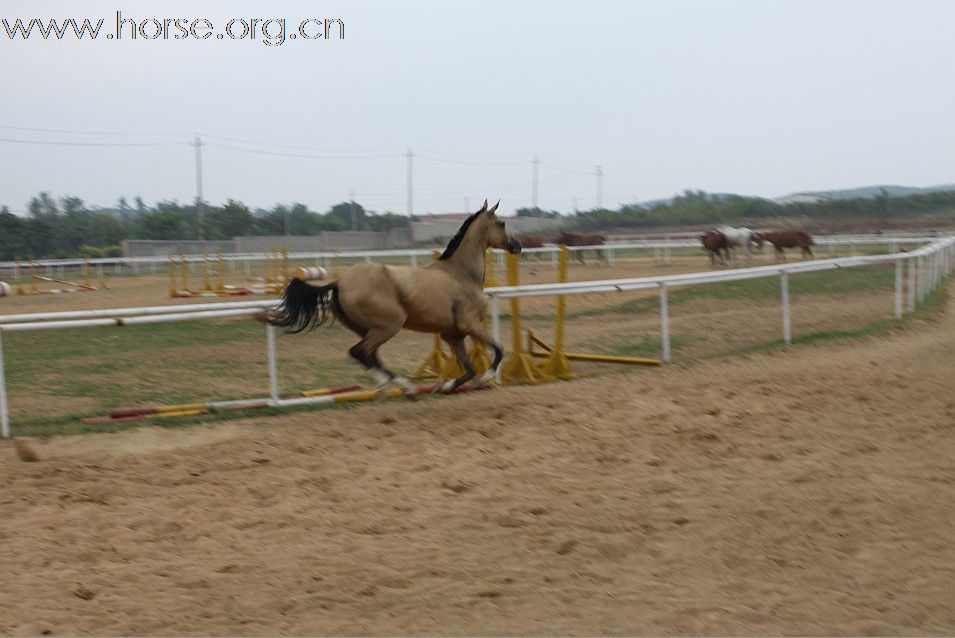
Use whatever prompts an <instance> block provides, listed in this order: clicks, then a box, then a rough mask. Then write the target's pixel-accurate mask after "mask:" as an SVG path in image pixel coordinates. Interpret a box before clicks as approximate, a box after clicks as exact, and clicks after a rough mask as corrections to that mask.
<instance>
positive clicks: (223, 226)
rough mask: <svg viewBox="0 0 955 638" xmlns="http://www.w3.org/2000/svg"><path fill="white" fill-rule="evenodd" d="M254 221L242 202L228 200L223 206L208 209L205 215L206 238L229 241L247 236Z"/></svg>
mask: <svg viewBox="0 0 955 638" xmlns="http://www.w3.org/2000/svg"><path fill="white" fill-rule="evenodd" d="M254 225H255V219H254V218H253V217H252V212H251V211H250V210H249V208H248V207H247V206H246V205H245V204H243V203H242V202H237V201H235V200H234V199H230V200H229V201H228V202H226V205H225V206H221V207H216V206H213V207H209V208H208V212H207V213H206V215H205V226H206V236H207V237H208V238H209V239H231V238H233V237H241V236H242V235H248V234H249V233H250V232H251V231H252V228H253V226H254Z"/></svg>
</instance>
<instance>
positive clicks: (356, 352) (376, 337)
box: [348, 326, 417, 394]
mask: <svg viewBox="0 0 955 638" xmlns="http://www.w3.org/2000/svg"><path fill="white" fill-rule="evenodd" d="M400 329H401V327H400V326H398V327H394V328H383V327H379V328H370V329H369V330H368V332H367V334H365V337H364V338H363V339H362V340H361V341H359V342H358V343H356V344H355V345H353V346H352V347H351V348H349V350H348V354H350V355H351V356H352V357H353V358H355V359H356V360H357V361H358V363H360V364H362V365H363V366H364V367H365V368H366V369H368V370H369V371H370V372H371V373H372V375H374V377H375V381H377V383H378V385H377V389H378V390H383V389H384V388H385V387H386V386H388V384H390V383H394V384H395V385H397V386H398V387H400V388H401V390H402V391H403V392H404V393H405V394H415V393H416V392H417V391H416V390H415V388H414V386H413V385H411V383H410V382H409V381H408V380H407V379H405V378H403V377H399V376H398V375H396V374H395V373H394V372H392V371H391V370H389V369H388V368H386V367H384V366H383V365H382V363H381V360H380V359H379V358H378V348H380V347H381V346H382V345H383V344H384V343H385V342H387V341H388V340H389V339H391V338H392V337H394V336H395V335H396V334H398V331H399V330H400Z"/></svg>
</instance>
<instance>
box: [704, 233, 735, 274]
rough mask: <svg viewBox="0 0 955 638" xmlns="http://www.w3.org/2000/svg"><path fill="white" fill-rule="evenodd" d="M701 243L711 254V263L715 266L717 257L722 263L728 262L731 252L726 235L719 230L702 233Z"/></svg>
mask: <svg viewBox="0 0 955 638" xmlns="http://www.w3.org/2000/svg"><path fill="white" fill-rule="evenodd" d="M700 243H702V244H703V248H705V249H706V251H707V252H708V253H709V254H710V265H712V266H713V268H716V260H717V258H719V260H720V265H725V264H726V261H727V260H728V259H729V253H730V249H729V244H728V242H727V241H726V235H724V234H723V233H721V232H720V231H718V230H708V231H706V232H705V233H703V234H702V235H700ZM721 250H722V251H723V254H722V255H721V254H720V251H721Z"/></svg>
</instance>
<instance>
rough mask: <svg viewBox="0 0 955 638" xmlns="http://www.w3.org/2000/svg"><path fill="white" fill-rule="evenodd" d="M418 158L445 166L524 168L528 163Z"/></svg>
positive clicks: (425, 156) (428, 156)
mask: <svg viewBox="0 0 955 638" xmlns="http://www.w3.org/2000/svg"><path fill="white" fill-rule="evenodd" d="M417 156H418V157H420V158H423V159H426V160H430V161H432V162H442V163H444V164H464V165H467V166H524V165H526V163H527V160H524V161H522V162H472V161H469V160H456V159H447V158H444V157H434V156H431V155H422V154H421V153H418V155H417Z"/></svg>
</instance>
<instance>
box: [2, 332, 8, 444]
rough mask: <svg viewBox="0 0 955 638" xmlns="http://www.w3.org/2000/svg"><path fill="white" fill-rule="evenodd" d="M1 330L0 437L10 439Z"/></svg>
mask: <svg viewBox="0 0 955 638" xmlns="http://www.w3.org/2000/svg"><path fill="white" fill-rule="evenodd" d="M3 368H4V362H3V330H0V436H2V437H3V438H5V439H9V438H10V412H9V409H8V408H7V379H6V377H5V376H4V371H3Z"/></svg>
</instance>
